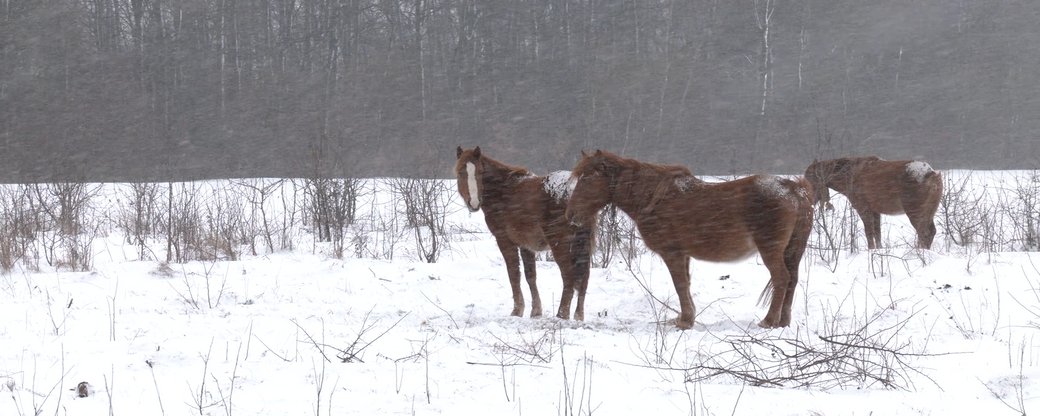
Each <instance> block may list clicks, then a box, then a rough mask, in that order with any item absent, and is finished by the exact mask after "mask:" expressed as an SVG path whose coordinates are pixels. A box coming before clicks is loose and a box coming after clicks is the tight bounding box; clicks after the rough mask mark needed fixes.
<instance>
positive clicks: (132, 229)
mask: <svg viewBox="0 0 1040 416" xmlns="http://www.w3.org/2000/svg"><path fill="white" fill-rule="evenodd" d="M161 192H162V187H161V186H160V184H158V183H150V182H138V183H131V184H130V185H129V188H128V189H125V190H124V191H123V196H124V197H125V198H126V200H127V203H126V204H125V205H122V206H121V207H120V212H119V214H118V215H119V218H118V219H117V220H116V222H117V224H118V226H119V228H121V229H122V230H123V235H124V238H125V240H126V242H127V243H129V244H133V245H135V246H137V250H138V256H139V258H141V259H148V258H150V257H154V256H152V254H151V251H150V250H149V248H148V239H149V238H152V237H154V236H155V235H156V231H157V228H158V227H159V225H160V215H159V213H160V211H159V210H160V206H159V204H160V203H161V199H160V198H161Z"/></svg>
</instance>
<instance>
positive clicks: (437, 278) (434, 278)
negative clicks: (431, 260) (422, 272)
mask: <svg viewBox="0 0 1040 416" xmlns="http://www.w3.org/2000/svg"><path fill="white" fill-rule="evenodd" d="M429 278H430V280H441V278H439V277H437V276H429Z"/></svg>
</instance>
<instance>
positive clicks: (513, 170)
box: [480, 155, 533, 179]
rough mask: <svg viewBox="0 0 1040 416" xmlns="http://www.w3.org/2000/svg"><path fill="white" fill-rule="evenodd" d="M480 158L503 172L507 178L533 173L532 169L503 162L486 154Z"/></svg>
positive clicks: (521, 176) (523, 176)
mask: <svg viewBox="0 0 1040 416" xmlns="http://www.w3.org/2000/svg"><path fill="white" fill-rule="evenodd" d="M480 159H481V160H483V161H484V163H486V164H488V165H490V166H491V167H492V168H493V170H495V171H498V172H501V173H502V176H504V177H506V178H514V179H517V178H525V177H528V176H532V175H533V174H532V173H531V171H529V170H527V168H522V167H519V166H513V165H509V164H506V163H502V162H499V161H497V160H495V159H492V158H490V157H487V156H484V155H481V157H480Z"/></svg>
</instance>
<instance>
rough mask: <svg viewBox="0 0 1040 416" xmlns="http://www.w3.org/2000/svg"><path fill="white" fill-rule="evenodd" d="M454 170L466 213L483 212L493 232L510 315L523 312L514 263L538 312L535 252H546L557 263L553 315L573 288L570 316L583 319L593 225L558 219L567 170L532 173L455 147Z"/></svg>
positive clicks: (563, 311) (564, 309)
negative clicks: (509, 294)
mask: <svg viewBox="0 0 1040 416" xmlns="http://www.w3.org/2000/svg"><path fill="white" fill-rule="evenodd" d="M456 157H457V158H458V160H457V161H456V162H455V173H456V175H457V176H458V186H459V195H461V196H462V199H463V201H464V203H465V204H466V207H467V208H469V210H470V211H471V212H476V211H477V210H481V209H482V210H484V221H485V222H486V223H487V227H488V230H490V231H491V234H492V235H494V236H495V241H497V242H498V249H499V250H500V251H501V252H502V258H503V259H505V262H506V271H507V272H508V274H509V285H510V286H511V287H512V289H513V312H512V315H513V316H523V314H524V294H523V292H521V290H520V261H521V260H523V263H524V276H525V277H526V278H527V286H528V287H529V288H530V289H531V317H536V316H542V300H541V298H540V297H539V296H538V286H537V285H536V283H535V281H536V280H537V276H536V273H537V270H536V268H535V259H534V256H535V252H537V251H544V250H550V251H551V252H552V255H553V258H554V259H555V260H556V264H557V265H558V266H559V267H560V277H561V278H562V279H563V295H562V297H561V299H560V310H559V312H557V314H556V316H557V317H559V318H562V319H568V317H569V316H570V305H571V299H572V298H573V297H574V291H575V289H577V291H578V302H577V303H578V304H577V306H576V307H575V310H574V319H575V320H579V321H581V320H584V319H585V290H586V289H587V288H588V285H589V258H590V255H591V249H592V229H593V227H595V223H593V222H590V223H588V224H586V225H584V226H575V225H572V224H570V223H569V222H567V221H566V220H564V218H563V213H564V211H565V210H566V208H567V206H566V203H567V196H568V193H567V191H568V189H567V180H568V179H569V178H570V173H569V172H555V173H553V174H552V175H549V176H535V175H533V174H531V173H530V172H528V171H527V169H524V168H519V167H514V166H509V165H506V164H504V163H502V162H499V161H497V160H494V159H492V158H490V157H487V156H485V155H483V154H482V153H481V151H480V147H479V146H478V147H476V148H473V149H469V150H463V149H462V147H459V148H457V149H456Z"/></svg>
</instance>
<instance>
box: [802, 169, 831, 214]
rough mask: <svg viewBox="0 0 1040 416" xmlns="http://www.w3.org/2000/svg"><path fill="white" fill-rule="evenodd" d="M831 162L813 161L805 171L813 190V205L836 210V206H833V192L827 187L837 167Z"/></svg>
mask: <svg viewBox="0 0 1040 416" xmlns="http://www.w3.org/2000/svg"><path fill="white" fill-rule="evenodd" d="M829 162H831V161H823V162H820V161H816V160H813V162H812V164H810V165H809V167H808V168H806V169H805V179H806V180H808V181H809V184H810V185H812V188H813V199H812V202H813V204H818V205H819V206H820V207H821V208H826V209H834V206H833V205H831V190H830V188H828V187H827V182H828V181H829V180H830V178H831V176H832V175H833V174H834V171H835V166H834V164H833V163H829Z"/></svg>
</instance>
